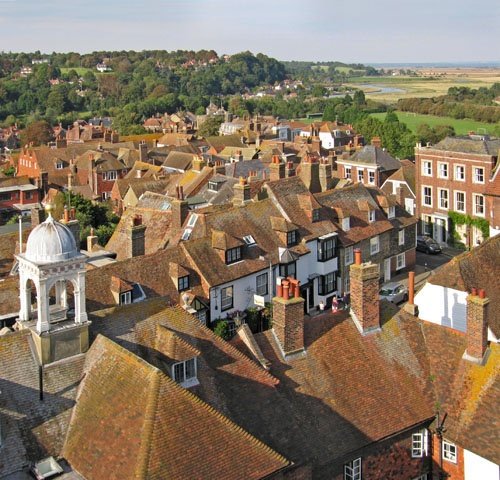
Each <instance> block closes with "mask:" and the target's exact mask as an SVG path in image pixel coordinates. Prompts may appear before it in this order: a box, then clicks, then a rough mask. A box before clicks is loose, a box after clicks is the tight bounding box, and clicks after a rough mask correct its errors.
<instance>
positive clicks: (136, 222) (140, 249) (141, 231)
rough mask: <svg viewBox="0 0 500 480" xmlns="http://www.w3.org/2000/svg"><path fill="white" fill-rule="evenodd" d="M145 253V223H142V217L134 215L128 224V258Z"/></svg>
mask: <svg viewBox="0 0 500 480" xmlns="http://www.w3.org/2000/svg"><path fill="white" fill-rule="evenodd" d="M145 253H146V225H143V224H142V217H141V216H139V215H136V216H135V217H134V218H133V219H132V221H131V225H130V243H129V252H128V258H132V257H138V256H139V255H144V254H145Z"/></svg>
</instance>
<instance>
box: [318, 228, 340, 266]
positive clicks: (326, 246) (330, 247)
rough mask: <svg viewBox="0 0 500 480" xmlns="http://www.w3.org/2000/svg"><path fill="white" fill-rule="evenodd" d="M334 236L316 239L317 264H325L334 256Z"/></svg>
mask: <svg viewBox="0 0 500 480" xmlns="http://www.w3.org/2000/svg"><path fill="white" fill-rule="evenodd" d="M335 236H336V235H335V234H330V235H328V236H326V235H325V236H324V237H320V238H319V239H318V262H326V261H327V260H331V259H332V258H333V257H334V256H335V247H336V241H335Z"/></svg>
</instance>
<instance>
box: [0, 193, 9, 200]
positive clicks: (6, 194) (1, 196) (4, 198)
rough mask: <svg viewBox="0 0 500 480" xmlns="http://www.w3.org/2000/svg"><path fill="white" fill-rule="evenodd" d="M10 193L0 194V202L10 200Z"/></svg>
mask: <svg viewBox="0 0 500 480" xmlns="http://www.w3.org/2000/svg"><path fill="white" fill-rule="evenodd" d="M10 199H11V196H10V193H0V200H10Z"/></svg>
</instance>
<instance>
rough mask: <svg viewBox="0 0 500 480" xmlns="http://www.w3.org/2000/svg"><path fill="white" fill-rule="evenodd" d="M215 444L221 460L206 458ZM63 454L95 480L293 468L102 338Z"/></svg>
mask: <svg viewBox="0 0 500 480" xmlns="http://www.w3.org/2000/svg"><path fill="white" fill-rule="evenodd" d="M188 425H189V428H186V427H187V426H188ZM215 439H216V440H215ZM214 441H216V443H217V446H218V448H217V454H216V455H215V454H214V455H207V452H208V451H210V449H212V448H213V446H214ZM96 453H97V454H98V455H97V457H96ZM64 454H65V456H66V458H67V459H68V460H69V461H70V463H71V465H72V466H73V468H75V469H76V470H78V471H79V472H80V473H81V474H83V475H84V476H85V477H86V478H88V479H89V480H92V479H101V478H109V479H122V478H133V477H134V478H135V477H137V478H169V479H179V480H181V479H186V478H221V479H228V480H229V479H235V480H236V479H240V478H248V479H259V478H262V477H264V476H266V475H268V474H270V473H273V472H275V471H277V470H280V469H281V468H283V467H286V466H287V465H289V462H288V461H287V460H286V459H285V458H283V457H282V456H281V455H279V454H277V453H276V452H273V451H272V450H271V449H270V448H269V447H267V446H265V445H264V444H263V443H261V442H260V441H259V440H257V439H256V438H254V437H252V436H251V435H249V434H248V433H247V432H245V431H244V430H242V429H241V427H239V426H237V425H235V424H234V423H233V422H231V421H230V420H229V419H227V418H225V417H224V416H223V415H221V414H220V413H219V412H217V411H216V410H214V409H213V408H211V407H210V406H209V405H207V404H206V403H204V402H202V401H200V399H199V398H197V397H196V396H195V395H193V394H192V393H191V392H189V391H188V390H186V389H184V388H182V387H180V386H179V385H177V384H176V383H175V382H174V381H173V380H171V379H170V378H169V377H168V376H167V375H165V374H164V373H163V372H161V371H160V370H158V369H157V368H155V367H154V366H152V365H150V364H149V363H147V362H146V361H144V360H142V359H141V358H139V357H137V356H135V355H133V354H132V353H131V352H129V351H127V350H125V349H124V348H122V347H120V346H118V345H117V344H115V343H114V342H112V341H111V340H108V339H106V338H105V337H103V336H99V337H98V338H97V339H96V340H95V342H94V344H93V345H92V347H91V349H90V351H89V352H88V354H87V359H86V364H85V377H84V380H83V381H82V383H81V387H80V389H79V395H78V400H77V404H76V407H75V409H74V412H73V415H72V419H71V424H70V428H69V431H68V437H67V440H66V443H65V446H64ZM111 459H113V460H112V462H111V463H110V460H111Z"/></svg>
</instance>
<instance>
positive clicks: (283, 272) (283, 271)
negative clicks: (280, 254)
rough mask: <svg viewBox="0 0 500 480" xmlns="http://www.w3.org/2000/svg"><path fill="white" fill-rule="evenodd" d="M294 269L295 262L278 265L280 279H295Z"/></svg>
mask: <svg viewBox="0 0 500 480" xmlns="http://www.w3.org/2000/svg"><path fill="white" fill-rule="evenodd" d="M295 273H296V267H295V262H290V263H283V264H281V265H280V277H292V278H295Z"/></svg>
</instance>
